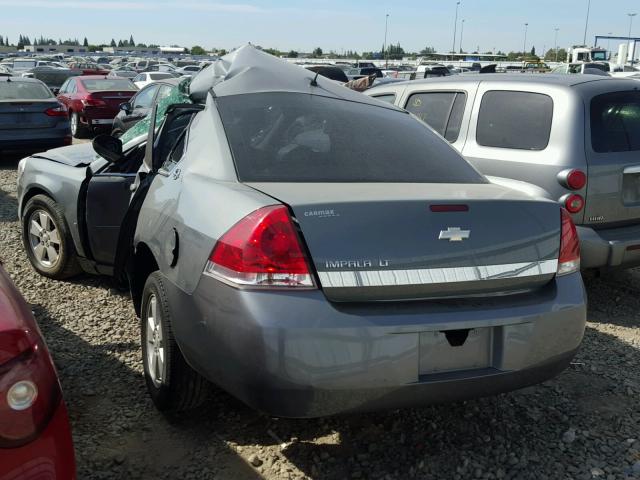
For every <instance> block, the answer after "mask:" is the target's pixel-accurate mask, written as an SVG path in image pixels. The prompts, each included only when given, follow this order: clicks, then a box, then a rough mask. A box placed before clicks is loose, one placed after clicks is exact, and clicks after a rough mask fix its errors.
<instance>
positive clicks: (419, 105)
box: [405, 92, 467, 143]
mask: <svg viewBox="0 0 640 480" xmlns="http://www.w3.org/2000/svg"><path fill="white" fill-rule="evenodd" d="M466 103H467V95H466V93H464V92H425V93H414V94H413V95H411V96H410V97H409V100H408V101H407V105H406V107H405V108H406V109H407V110H408V111H409V112H411V113H413V114H414V115H415V116H417V117H418V118H419V119H421V120H422V121H423V122H425V123H426V124H427V125H429V126H430V127H431V128H433V129H434V130H435V131H436V132H438V133H439V134H440V135H442V136H443V137H444V138H446V139H447V140H448V141H449V142H451V143H453V142H455V141H456V140H458V135H459V134H460V126H461V125H462V116H463V114H464V107H465V105H466Z"/></svg>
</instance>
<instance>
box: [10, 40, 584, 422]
mask: <svg viewBox="0 0 640 480" xmlns="http://www.w3.org/2000/svg"><path fill="white" fill-rule="evenodd" d="M189 93H190V100H191V102H193V103H191V104H188V103H187V104H181V105H173V106H172V107H171V108H169V110H168V112H167V114H166V116H164V117H163V118H162V119H161V120H160V122H159V123H158V125H159V126H158V128H156V125H155V121H154V120H155V118H156V117H155V116H152V120H151V125H150V128H149V132H150V135H151V138H152V141H150V142H146V138H144V137H143V138H138V139H135V140H132V141H130V142H128V143H126V144H125V145H124V147H123V145H122V144H121V142H120V140H116V139H111V138H110V137H99V138H98V139H97V140H96V141H95V142H94V144H95V149H96V151H98V152H99V153H100V154H101V155H102V157H103V158H99V159H96V158H95V153H94V152H93V151H92V150H90V147H71V148H70V149H58V150H53V151H50V152H47V153H44V154H40V155H39V156H38V157H37V158H33V157H32V158H29V159H27V160H24V161H23V162H22V163H21V167H20V168H21V174H20V180H19V182H20V187H19V194H20V216H21V219H22V221H23V226H24V227H23V230H24V243H25V247H26V249H27V252H28V254H29V258H30V260H31V262H32V264H33V265H34V267H35V268H36V269H37V270H38V271H39V272H41V273H43V274H45V275H49V276H52V277H54V278H61V277H66V276H69V275H72V274H73V273H76V272H77V271H79V270H80V268H82V269H84V270H86V271H92V272H94V273H107V274H113V275H115V277H116V278H117V279H119V280H121V281H123V282H126V283H127V284H128V286H129V287H130V290H131V296H132V299H133V302H134V305H135V308H136V311H137V312H138V314H139V315H140V318H141V322H140V324H141V341H142V350H143V362H144V372H145V378H146V383H147V386H148V389H149V392H150V394H151V396H152V398H153V401H154V403H155V405H156V406H157V407H158V408H159V409H161V410H180V409H184V408H189V407H193V406H195V405H197V404H199V403H201V402H202V400H203V399H204V398H205V392H206V391H207V386H208V385H209V382H212V383H214V384H216V385H218V386H220V387H222V388H223V389H225V390H226V391H228V392H230V393H231V394H233V395H235V396H236V397H238V398H239V399H241V400H242V401H244V402H246V403H247V404H249V405H250V406H252V407H255V408H256V409H259V410H261V411H264V412H267V413H269V414H271V415H277V416H284V417H315V416H324V415H331V414H336V413H341V412H349V411H360V410H376V409H383V408H398V407H407V406H419V405H424V404H428V403H435V402H446V401H454V400H460V399H466V398H472V397H478V396H484V395H492V394H496V393H499V392H505V391H509V390H513V389H516V388H521V387H524V386H527V385H531V384H535V383H537V382H541V381H544V380H546V379H548V378H551V377H552V376H554V375H556V374H557V373H559V372H560V371H562V370H563V369H564V368H565V367H566V366H567V365H568V364H569V362H570V361H571V359H572V358H573V356H574V354H575V352H576V350H577V348H578V347H579V345H580V342H581V339H582V336H583V332H584V327H585V315H586V299H585V293H584V288H583V284H582V280H581V277H580V274H579V251H578V239H577V235H576V231H575V227H574V226H573V223H572V222H571V219H570V218H569V215H568V214H567V213H566V212H565V211H564V210H562V209H561V208H560V207H559V206H558V205H557V203H555V202H551V201H545V200H539V199H534V198H531V197H529V196H526V195H525V194H522V193H519V192H517V191H514V190H510V189H508V188H505V187H502V186H498V185H494V184H492V183H490V182H488V181H487V180H486V178H484V177H483V176H482V175H481V174H479V173H478V172H477V171H476V170H475V169H474V168H473V167H471V166H470V165H469V164H468V163H467V162H466V161H465V160H464V159H463V158H462V157H461V156H460V155H459V154H457V153H456V152H455V150H453V149H452V148H451V147H450V146H449V145H448V144H447V143H446V142H445V141H444V140H442V139H441V138H440V137H438V136H437V135H436V134H435V133H433V131H432V130H430V129H429V128H428V127H427V126H426V125H425V124H423V123H422V122H420V121H418V120H416V119H415V118H414V117H412V116H411V115H409V114H408V113H406V112H404V111H402V110H400V109H398V108H396V107H393V106H391V105H389V104H385V103H383V102H380V101H377V100H375V99H372V98H368V97H366V96H363V95H361V94H358V93H356V92H353V91H350V90H348V89H345V88H344V87H341V86H339V85H336V84H335V83H334V82H331V81H330V80H327V79H323V78H322V77H319V78H318V77H317V76H315V74H313V73H312V72H309V71H307V70H304V69H301V68H299V67H297V66H295V65H289V64H287V63H285V62H282V61H280V60H278V59H276V58H274V57H272V56H270V55H268V54H265V53H262V52H260V51H258V50H256V49H254V48H253V47H251V46H246V47H243V48H241V49H238V50H236V51H235V52H233V53H232V54H230V55H228V56H226V57H223V58H222V59H221V60H219V61H218V62H216V63H215V64H213V65H211V66H210V67H208V68H206V69H205V70H203V71H202V72H201V73H200V74H198V75H197V76H196V77H195V78H194V80H193V82H192V83H191V86H190V90H189ZM74 149H75V150H74ZM52 179H53V180H52ZM131 190H134V193H133V195H132V194H131Z"/></svg>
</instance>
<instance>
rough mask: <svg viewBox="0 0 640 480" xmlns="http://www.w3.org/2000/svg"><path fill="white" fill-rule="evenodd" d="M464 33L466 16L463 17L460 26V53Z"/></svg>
mask: <svg viewBox="0 0 640 480" xmlns="http://www.w3.org/2000/svg"><path fill="white" fill-rule="evenodd" d="M463 35H464V18H463V19H462V26H461V27H460V53H462V36H463Z"/></svg>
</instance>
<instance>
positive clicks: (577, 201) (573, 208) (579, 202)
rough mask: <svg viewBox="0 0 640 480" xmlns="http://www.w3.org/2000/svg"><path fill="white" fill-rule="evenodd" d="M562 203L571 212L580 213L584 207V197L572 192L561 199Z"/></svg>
mask: <svg viewBox="0 0 640 480" xmlns="http://www.w3.org/2000/svg"><path fill="white" fill-rule="evenodd" d="M560 203H561V204H562V205H563V206H564V208H566V210H567V211H568V212H569V213H579V212H580V211H581V210H582V209H583V208H584V198H583V197H582V195H578V194H577V193H570V194H567V195H565V196H563V197H562V198H561V199H560Z"/></svg>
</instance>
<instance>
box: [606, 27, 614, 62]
mask: <svg viewBox="0 0 640 480" xmlns="http://www.w3.org/2000/svg"><path fill="white" fill-rule="evenodd" d="M611 35H613V32H609V33H607V37H610V36H611ZM607 52H609V58H611V39H610V38H607Z"/></svg>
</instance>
